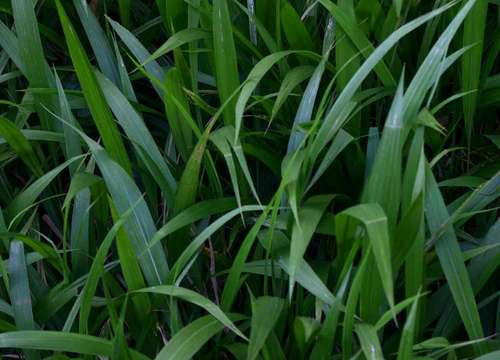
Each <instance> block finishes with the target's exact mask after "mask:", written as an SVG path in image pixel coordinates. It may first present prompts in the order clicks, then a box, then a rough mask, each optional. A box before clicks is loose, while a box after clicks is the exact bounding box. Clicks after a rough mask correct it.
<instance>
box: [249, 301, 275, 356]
mask: <svg viewBox="0 0 500 360" xmlns="http://www.w3.org/2000/svg"><path fill="white" fill-rule="evenodd" d="M283 305H284V301H283V299H281V298H276V297H270V296H262V297H259V298H257V299H255V300H254V301H253V302H252V320H251V324H250V329H251V331H250V342H249V344H248V352H247V360H254V359H255V358H256V357H257V356H258V355H259V352H260V350H261V349H262V347H263V346H264V344H265V342H266V339H267V337H268V336H269V334H270V333H271V331H272V330H273V328H274V326H275V324H276V322H277V321H278V319H279V317H280V315H281V312H282V310H283Z"/></svg>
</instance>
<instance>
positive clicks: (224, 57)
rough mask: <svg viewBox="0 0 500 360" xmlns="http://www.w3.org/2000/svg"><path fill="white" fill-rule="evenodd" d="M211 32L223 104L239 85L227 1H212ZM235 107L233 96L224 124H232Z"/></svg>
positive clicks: (224, 114)
mask: <svg viewBox="0 0 500 360" xmlns="http://www.w3.org/2000/svg"><path fill="white" fill-rule="evenodd" d="M212 34H213V47H214V49H213V50H214V55H213V56H214V62H215V73H216V80H217V88H218V92H219V99H220V102H221V104H223V103H225V102H226V100H228V99H229V98H230V97H231V95H232V93H233V92H234V91H235V90H236V89H237V88H238V86H239V85H240V81H239V74H238V64H237V60H236V59H237V56H236V48H235V45H234V39H233V31H232V26H231V15H230V13H229V7H228V2H227V1H225V0H214V2H213V6H212ZM235 107H236V99H234V98H233V99H232V100H230V102H229V104H228V106H227V107H226V108H225V109H224V112H223V117H224V123H225V124H226V125H234V123H235V119H234V109H235Z"/></svg>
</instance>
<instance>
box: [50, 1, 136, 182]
mask: <svg viewBox="0 0 500 360" xmlns="http://www.w3.org/2000/svg"><path fill="white" fill-rule="evenodd" d="M56 5H57V11H58V13H59V18H60V20H61V24H62V26H63V30H64V35H65V37H66V42H67V44H68V48H69V51H70V55H71V59H72V61H73V65H74V67H75V70H76V74H77V76H78V80H79V81H80V84H81V86H82V89H83V94H84V96H85V100H86V101H87V104H88V106H89V110H90V112H91V114H92V117H93V118H94V122H95V124H96V126H97V128H98V129H99V133H100V134H101V136H102V140H103V143H104V146H105V147H106V149H107V150H108V151H109V153H110V155H111V157H112V158H113V159H114V160H115V161H117V162H118V163H119V164H120V166H122V167H123V168H124V169H125V171H126V172H127V173H129V174H130V173H131V167H130V161H129V159H128V156H127V152H126V150H125V146H124V145H123V142H122V140H121V136H120V132H119V131H118V128H117V126H116V124H115V122H114V120H113V117H112V115H111V112H110V111H109V108H108V106H107V105H106V102H105V100H104V96H103V94H102V91H101V89H100V87H99V85H98V83H97V81H96V79H95V76H94V73H93V70H92V66H91V65H90V62H89V59H88V57H87V54H86V53H85V51H84V49H83V47H82V44H81V43H80V40H79V39H78V36H77V35H76V32H75V30H74V28H73V25H71V22H70V20H69V18H68V16H67V15H66V12H65V10H64V8H63V7H62V5H61V3H60V1H57V2H56Z"/></svg>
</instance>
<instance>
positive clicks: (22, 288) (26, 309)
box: [8, 241, 40, 360]
mask: <svg viewBox="0 0 500 360" xmlns="http://www.w3.org/2000/svg"><path fill="white" fill-rule="evenodd" d="M8 268H9V281H10V300H11V303H12V311H13V315H14V320H15V322H16V328H17V329H18V330H34V329H35V328H36V325H35V321H34V319H33V310H32V307H31V293H30V288H29V282H28V271H27V265H26V260H25V257H24V246H23V243H22V242H20V241H12V242H11V243H10V254H9V267H8ZM25 355H26V358H27V359H28V360H31V359H40V356H39V355H38V353H37V352H35V351H29V350H28V351H26V352H25Z"/></svg>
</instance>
